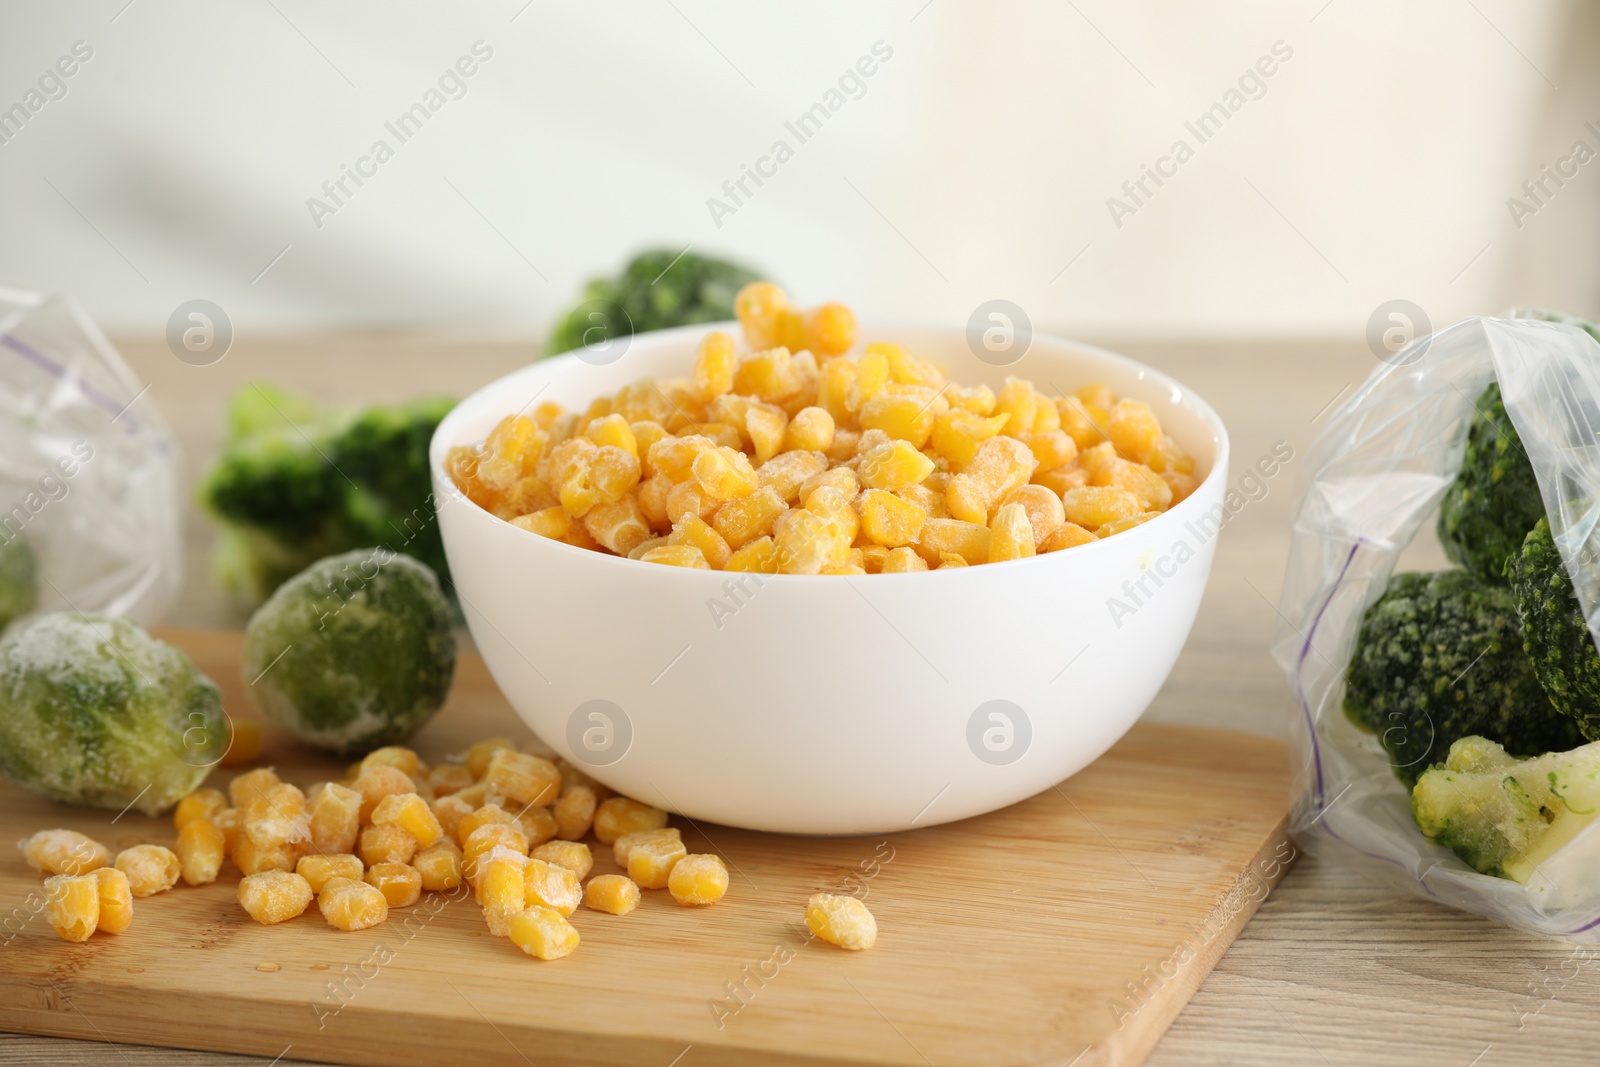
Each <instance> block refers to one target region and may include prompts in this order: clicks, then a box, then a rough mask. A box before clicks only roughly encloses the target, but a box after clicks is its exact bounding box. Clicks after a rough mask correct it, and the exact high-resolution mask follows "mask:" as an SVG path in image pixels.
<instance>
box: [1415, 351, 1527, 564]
mask: <svg viewBox="0 0 1600 1067" xmlns="http://www.w3.org/2000/svg"><path fill="white" fill-rule="evenodd" d="M1543 517H1544V501H1543V499H1541V498H1540V496H1539V483H1538V481H1537V480H1536V479H1535V478H1534V476H1533V465H1532V464H1531V463H1529V462H1528V454H1527V452H1526V451H1524V450H1523V447H1522V440H1521V438H1519V437H1518V436H1517V428H1516V427H1515V426H1513V425H1511V417H1510V416H1509V415H1507V414H1506V407H1505V404H1504V403H1503V402H1502V401H1501V399H1500V383H1498V382H1495V383H1493V384H1491V385H1490V386H1489V388H1487V389H1485V390H1484V391H1483V394H1482V395H1481V396H1479V397H1478V401H1477V405H1476V409H1475V410H1474V412H1473V415H1472V421H1471V422H1470V423H1469V424H1468V428H1467V445H1466V452H1465V454H1464V455H1463V457H1462V460H1461V470H1460V471H1458V472H1457V473H1456V480H1455V481H1454V482H1452V483H1451V485H1450V488H1449V489H1447V490H1445V494H1444V499H1443V500H1442V501H1440V503H1439V541H1440V543H1441V544H1442V545H1443V546H1444V551H1445V555H1447V556H1449V557H1450V559H1451V560H1452V561H1453V562H1455V563H1459V564H1461V565H1462V566H1463V567H1465V568H1467V570H1469V571H1471V572H1472V573H1474V574H1476V575H1477V576H1478V577H1479V578H1482V579H1483V580H1484V581H1486V582H1495V583H1503V582H1504V581H1505V565H1506V561H1507V560H1508V559H1510V558H1511V557H1512V556H1514V555H1516V554H1517V552H1518V551H1519V550H1520V549H1521V548H1522V539H1523V537H1524V536H1526V535H1527V533H1528V531H1529V530H1531V529H1533V524H1534V523H1536V522H1538V521H1539V520H1540V519H1541V518H1543Z"/></svg>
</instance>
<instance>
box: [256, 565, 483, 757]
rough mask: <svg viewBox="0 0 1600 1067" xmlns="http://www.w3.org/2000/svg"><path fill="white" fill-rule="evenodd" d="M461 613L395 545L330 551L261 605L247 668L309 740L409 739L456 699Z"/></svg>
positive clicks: (340, 746)
mask: <svg viewBox="0 0 1600 1067" xmlns="http://www.w3.org/2000/svg"><path fill="white" fill-rule="evenodd" d="M453 623H454V615H453V613H452V611H451V609H450V603H449V601H447V600H446V599H445V596H444V594H443V593H442V592H441V591H440V589H439V580H438V578H436V577H434V574H433V571H431V570H429V569H428V567H427V565H426V564H423V563H419V562H417V561H416V560H414V559H412V558H411V557H409V556H402V555H398V554H397V553H394V552H391V551H389V550H388V549H386V548H367V549H358V550H356V551H354V552H346V553H344V554H343V555H338V556H329V557H328V558H327V559H324V560H320V561H318V562H316V563H313V564H312V565H311V566H309V567H307V568H306V569H305V570H303V571H301V572H300V573H299V574H297V575H295V576H294V577H293V578H291V579H289V580H288V581H287V582H285V583H284V584H283V585H281V586H279V587H278V590H277V592H275V593H273V594H272V597H271V598H270V599H269V600H268V601H267V602H266V603H265V604H263V605H262V606H261V608H260V609H259V610H258V611H257V612H256V613H255V614H254V615H253V616H251V618H250V625H249V628H248V629H247V630H246V632H245V644H244V680H245V683H246V684H247V685H248V686H250V691H251V693H252V694H253V695H254V696H255V699H256V702H257V703H258V704H259V705H260V706H261V710H262V712H263V713H264V714H265V715H266V717H267V718H269V719H271V720H272V721H273V722H275V723H277V724H278V725H279V726H282V727H283V728H284V729H286V730H288V731H289V732H290V733H291V734H293V735H294V736H295V737H297V738H299V739H300V740H301V741H304V742H305V743H306V744H309V745H312V746H314V747H316V748H320V749H323V750H325V751H328V752H335V753H339V754H341V755H346V754H350V753H359V752H366V751H369V750H371V749H374V748H378V747H380V746H382V745H393V744H398V743H399V742H401V741H404V740H405V739H406V738H408V737H410V736H411V735H412V734H413V733H415V732H416V731H417V729H418V728H419V727H421V726H422V724H423V723H425V722H427V721H428V719H429V718H430V717H431V716H432V715H433V713H434V712H435V711H438V710H439V705H441V704H443V703H444V698H445V693H446V692H448V691H449V689H450V679H451V677H452V676H453V675H454V674H455V667H456V638H455V631H454V629H453Z"/></svg>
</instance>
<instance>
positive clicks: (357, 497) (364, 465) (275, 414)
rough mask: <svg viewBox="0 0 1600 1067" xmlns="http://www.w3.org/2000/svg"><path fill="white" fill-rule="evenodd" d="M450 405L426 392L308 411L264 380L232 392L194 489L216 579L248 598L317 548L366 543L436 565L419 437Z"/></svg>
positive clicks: (437, 546)
mask: <svg viewBox="0 0 1600 1067" xmlns="http://www.w3.org/2000/svg"><path fill="white" fill-rule="evenodd" d="M452 406H454V401H451V400H448V399H444V398H428V399H423V400H415V401H411V402H409V403H405V404H399V405H395V406H392V407H373V408H367V409H365V410H361V411H342V410H341V411H319V410H318V409H317V408H316V406H315V405H314V404H313V403H312V402H311V401H309V400H307V399H305V398H304V397H297V396H294V395H293V394H290V393H286V392H284V391H283V390H281V389H277V388H275V387H273V386H268V385H248V386H245V387H244V388H243V389H241V390H240V391H239V392H238V393H237V394H236V395H235V397H234V399H233V402H232V404H231V406H230V409H229V413H228V438H227V441H226V442H225V443H224V446H223V450H222V455H221V457H220V458H219V459H218V461H217V464H216V466H215V467H213V468H212V469H211V471H210V473H209V474H208V475H207V477H206V479H205V482H204V484H203V485H202V486H201V488H200V499H201V502H202V503H203V504H204V506H205V508H206V510H207V511H208V512H210V514H211V515H212V516H213V517H214V518H216V520H217V522H218V538H217V549H216V555H215V558H214V565H215V568H216V571H217V574H218V577H219V579H220V580H221V581H222V583H223V585H224V586H226V587H227V588H228V589H229V590H230V591H231V592H232V593H233V594H234V595H235V597H236V598H237V599H238V600H239V601H240V602H241V603H243V604H245V605H247V606H254V605H257V604H259V603H261V602H262V601H263V600H265V599H266V598H267V596H269V595H270V594H271V593H272V591H273V590H274V589H276V588H277V587H278V586H279V585H281V584H282V583H283V582H285V581H287V580H288V579H289V578H290V577H292V576H293V575H295V574H298V573H299V572H300V571H302V570H304V569H305V568H306V567H308V566H310V565H311V564H312V563H314V562H316V561H317V560H319V559H321V558H323V557H324V556H328V555H332V554H334V553H337V552H345V551H348V550H350V549H353V548H358V547H360V546H362V545H374V544H375V545H382V546H383V547H385V548H388V549H391V550H392V551H395V552H404V553H406V554H408V555H412V556H415V557H417V558H419V559H421V560H422V561H423V562H425V563H427V564H428V565H429V566H430V567H432V568H434V569H435V570H436V571H437V572H438V573H440V574H445V573H446V567H445V557H444V545H443V542H442V541H441V539H440V536H439V531H438V523H437V522H436V521H435V519H434V512H433V491H432V480H431V478H430V476H429V473H428V441H429V439H430V438H431V437H432V436H433V431H434V429H435V428H436V427H437V426H438V425H439V421H440V420H441V419H443V418H444V416H445V414H446V413H447V412H448V411H449V410H450V408H451V407H452Z"/></svg>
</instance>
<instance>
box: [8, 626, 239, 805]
mask: <svg viewBox="0 0 1600 1067" xmlns="http://www.w3.org/2000/svg"><path fill="white" fill-rule="evenodd" d="M227 747H228V726H227V719H226V716H224V714H223V711H222V694H221V692H220V691H219V690H218V689H217V686H216V683H214V682H212V680H211V679H210V678H207V677H206V676H205V675H204V674H201V673H200V672H199V671H198V670H196V669H195V666H194V664H193V663H191V662H189V657H188V656H186V655H184V654H183V652H182V651H180V650H179V649H176V648H173V647H172V646H171V645H169V644H166V643H165V642H162V641H157V640H156V639H155V638H153V637H151V636H150V635H149V634H147V633H145V632H144V631H143V630H141V629H140V628H139V626H138V625H137V624H136V623H134V622H132V621H130V620H128V619H117V618H111V617H109V616H101V615H77V614H69V613H59V614H51V615H41V616H39V617H38V618H36V619H31V620H29V621H27V622H24V623H22V624H21V625H19V626H17V627H15V628H13V629H12V630H11V632H10V633H8V634H7V635H6V638H5V640H3V641H0V771H3V772H4V773H5V775H6V777H7V778H10V779H11V780H12V781H13V782H15V783H16V784H17V785H20V786H22V787H23V788H24V789H31V790H33V791H34V792H37V793H43V794H44V795H45V796H48V797H52V798H54V799H56V800H62V801H66V802H68V803H73V804H86V805H89V806H91V807H96V808H114V809H120V808H125V807H128V806H130V805H131V806H133V807H135V808H137V809H138V810H140V811H142V812H144V813H146V814H148V815H155V814H159V813H160V812H162V811H164V810H165V809H167V808H168V807H170V806H171V805H173V804H174V803H176V802H177V801H178V799H179V798H181V797H182V796H183V795H184V794H186V793H189V792H191V791H192V790H193V789H194V788H195V787H196V786H198V785H199V784H200V782H201V779H203V778H205V776H206V771H207V770H208V769H210V767H211V766H212V765H213V764H215V763H216V762H217V761H218V760H220V759H221V758H222V755H223V753H224V752H226V751H227Z"/></svg>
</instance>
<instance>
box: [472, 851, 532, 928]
mask: <svg viewBox="0 0 1600 1067" xmlns="http://www.w3.org/2000/svg"><path fill="white" fill-rule="evenodd" d="M527 859H528V857H526V856H524V855H522V854H521V853H518V852H514V851H512V850H511V849H509V848H505V847H503V846H502V847H496V848H493V849H490V850H489V851H488V852H487V853H485V854H484V856H483V857H482V858H481V859H479V860H478V861H477V870H476V875H475V877H473V876H470V875H469V880H470V881H472V882H473V889H474V891H475V893H476V897H477V901H478V903H479V904H480V905H482V906H483V916H484V919H485V920H486V921H487V922H488V924H489V929H490V931H491V932H492V933H493V934H494V935H495V936H496V937H504V936H506V931H505V926H506V920H507V919H509V918H510V916H511V915H513V914H515V913H516V912H518V911H521V910H522V909H523V908H524V907H526V906H527V905H526V899H527V892H528V888H527V882H526V880H525V877H524V873H523V872H524V870H525V868H526V866H527Z"/></svg>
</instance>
